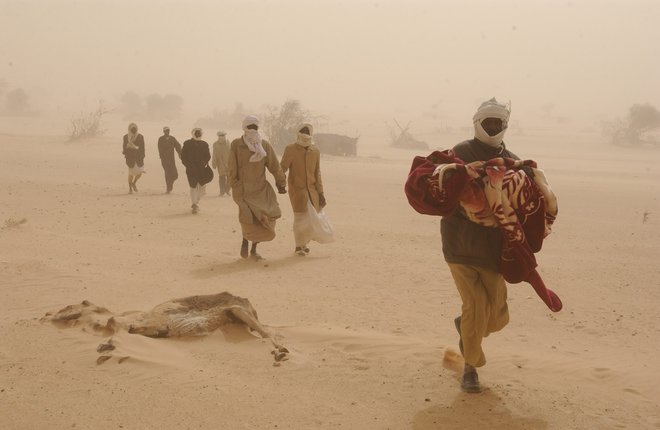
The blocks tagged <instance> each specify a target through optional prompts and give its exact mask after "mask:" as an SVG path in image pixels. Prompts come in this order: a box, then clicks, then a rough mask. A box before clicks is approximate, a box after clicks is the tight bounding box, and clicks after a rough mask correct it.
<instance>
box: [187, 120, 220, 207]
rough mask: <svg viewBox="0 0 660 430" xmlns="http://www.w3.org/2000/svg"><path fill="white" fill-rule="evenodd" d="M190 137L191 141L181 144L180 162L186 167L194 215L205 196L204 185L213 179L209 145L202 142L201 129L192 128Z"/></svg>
mask: <svg viewBox="0 0 660 430" xmlns="http://www.w3.org/2000/svg"><path fill="white" fill-rule="evenodd" d="M192 136H193V137H192V139H188V140H186V141H185V142H183V149H181V162H182V163H183V165H184V166H186V176H187V177H188V185H190V200H191V202H192V206H191V208H192V213H194V214H196V213H197V212H199V200H200V199H201V198H202V196H203V195H204V194H206V184H208V183H209V182H211V180H212V179H213V170H211V168H210V167H209V161H210V160H211V152H210V151H209V144H208V143H206V142H205V141H203V140H202V129H201V128H194V129H193V131H192Z"/></svg>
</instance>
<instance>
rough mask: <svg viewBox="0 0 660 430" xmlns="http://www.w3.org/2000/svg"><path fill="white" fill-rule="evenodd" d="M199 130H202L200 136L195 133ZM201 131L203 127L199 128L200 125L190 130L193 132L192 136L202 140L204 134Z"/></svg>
mask: <svg viewBox="0 0 660 430" xmlns="http://www.w3.org/2000/svg"><path fill="white" fill-rule="evenodd" d="M198 130H199V132H200V136H199V137H197V136H195V133H196V132H197V131H198ZM201 133H202V129H201V128H199V127H195V128H193V129H192V131H191V132H190V134H192V138H193V139H194V140H202V135H201Z"/></svg>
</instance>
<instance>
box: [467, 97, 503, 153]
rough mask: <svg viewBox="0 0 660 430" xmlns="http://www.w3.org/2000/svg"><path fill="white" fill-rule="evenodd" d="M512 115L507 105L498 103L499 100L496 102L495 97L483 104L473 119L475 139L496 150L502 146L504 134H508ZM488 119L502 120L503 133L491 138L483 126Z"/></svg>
mask: <svg viewBox="0 0 660 430" xmlns="http://www.w3.org/2000/svg"><path fill="white" fill-rule="evenodd" d="M510 115H511V109H510V108H509V107H508V106H506V105H503V104H501V103H498V102H497V100H495V97H493V98H492V99H490V100H488V101H485V102H483V103H482V104H481V106H479V109H477V112H476V113H475V114H474V116H473V117H472V121H473V122H474V137H475V138H477V139H479V141H481V142H483V143H485V144H487V145H490V146H492V147H495V148H496V147H498V146H500V145H501V144H502V142H503V141H504V133H506V130H507V128H508V123H509V116H510ZM486 118H499V119H501V120H502V131H501V132H499V133H497V134H496V135H495V136H490V135H489V134H488V133H486V130H484V128H483V126H482V125H481V121H483V120H484V119H486Z"/></svg>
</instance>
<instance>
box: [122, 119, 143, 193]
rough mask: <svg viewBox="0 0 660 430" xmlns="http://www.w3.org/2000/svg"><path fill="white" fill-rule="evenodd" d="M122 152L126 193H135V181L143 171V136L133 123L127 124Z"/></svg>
mask: <svg viewBox="0 0 660 430" xmlns="http://www.w3.org/2000/svg"><path fill="white" fill-rule="evenodd" d="M122 148H123V150H122V154H124V157H125V158H126V165H127V166H128V194H133V192H134V191H135V192H136V193H137V190H138V189H137V186H136V185H135V183H136V182H137V180H138V179H140V177H141V176H142V174H143V173H144V136H142V135H141V134H140V133H138V126H137V125H136V124H135V123H130V124H129V125H128V133H127V134H125V135H124V143H123V145H122Z"/></svg>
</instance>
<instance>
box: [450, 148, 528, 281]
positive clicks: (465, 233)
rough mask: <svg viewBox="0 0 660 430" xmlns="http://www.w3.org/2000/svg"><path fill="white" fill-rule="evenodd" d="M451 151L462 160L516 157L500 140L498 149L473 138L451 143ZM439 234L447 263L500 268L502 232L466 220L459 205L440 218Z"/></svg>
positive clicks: (498, 269) (493, 268) (469, 161)
mask: <svg viewBox="0 0 660 430" xmlns="http://www.w3.org/2000/svg"><path fill="white" fill-rule="evenodd" d="M453 151H454V153H455V154H456V156H457V157H458V158H460V159H461V160H463V161H465V162H466V163H471V162H473V161H487V160H490V159H491V158H496V157H509V158H514V159H516V160H518V156H516V155H515V154H514V153H512V152H511V151H509V150H507V149H506V146H505V145H504V143H502V147H501V148H493V147H492V146H489V145H487V144H485V143H483V142H480V141H479V140H477V139H472V140H466V141H464V142H461V143H459V144H458V145H456V146H454V148H453ZM440 234H441V235H442V253H443V254H444V256H445V261H447V262H448V263H454V264H469V265H474V266H483V267H487V268H489V269H492V270H495V271H497V272H499V271H500V254H501V250H502V233H501V232H500V229H499V228H493V227H484V226H482V225H479V224H476V223H474V222H472V221H470V220H468V218H467V216H466V215H465V212H464V211H463V208H461V207H459V208H458V209H456V210H455V211H454V213H452V214H451V215H448V216H444V217H442V220H441V221H440Z"/></svg>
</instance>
